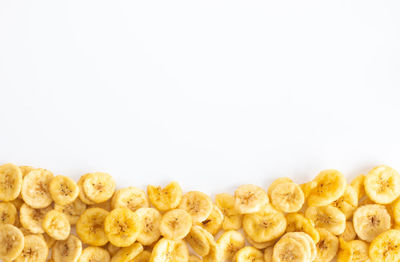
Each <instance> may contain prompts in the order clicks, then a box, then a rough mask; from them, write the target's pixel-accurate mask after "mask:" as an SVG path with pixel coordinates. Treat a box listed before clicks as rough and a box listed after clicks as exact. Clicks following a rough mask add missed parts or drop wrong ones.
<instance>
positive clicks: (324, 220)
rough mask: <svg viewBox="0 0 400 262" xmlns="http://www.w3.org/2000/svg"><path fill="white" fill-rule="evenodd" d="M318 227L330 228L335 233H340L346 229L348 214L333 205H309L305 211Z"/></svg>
mask: <svg viewBox="0 0 400 262" xmlns="http://www.w3.org/2000/svg"><path fill="white" fill-rule="evenodd" d="M305 216H306V217H307V218H308V219H311V220H312V221H313V222H314V224H315V226H316V227H321V228H325V229H327V230H329V231H330V232H331V233H332V234H334V235H340V234H342V233H343V232H344V230H345V229H346V216H345V215H344V214H343V213H342V211H340V210H339V209H338V208H336V207H333V206H321V207H314V206H311V207H308V208H307V210H306V213H305Z"/></svg>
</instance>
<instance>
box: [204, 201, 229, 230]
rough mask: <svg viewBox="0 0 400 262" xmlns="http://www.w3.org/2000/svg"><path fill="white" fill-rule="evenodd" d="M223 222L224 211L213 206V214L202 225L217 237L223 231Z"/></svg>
mask: <svg viewBox="0 0 400 262" xmlns="http://www.w3.org/2000/svg"><path fill="white" fill-rule="evenodd" d="M223 221H224V214H222V211H221V210H220V209H219V208H218V207H217V206H216V205H213V209H212V211H211V214H210V215H209V216H208V217H207V219H206V220H204V221H203V222H201V223H200V225H201V226H202V227H203V228H204V229H206V230H207V231H208V232H210V233H211V234H212V235H215V234H217V233H218V232H219V230H220V229H221V227H222V223H223Z"/></svg>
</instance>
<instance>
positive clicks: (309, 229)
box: [286, 213, 319, 243]
mask: <svg viewBox="0 0 400 262" xmlns="http://www.w3.org/2000/svg"><path fill="white" fill-rule="evenodd" d="M286 220H287V227H286V232H305V233H307V234H308V235H310V237H311V238H312V239H313V240H314V242H315V243H317V242H318V241H319V234H318V231H317V230H316V229H315V227H314V222H313V221H312V220H311V219H308V218H306V217H304V216H303V215H302V214H300V213H291V214H288V215H287V216H286Z"/></svg>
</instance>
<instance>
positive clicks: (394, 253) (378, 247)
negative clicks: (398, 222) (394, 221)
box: [369, 229, 400, 261]
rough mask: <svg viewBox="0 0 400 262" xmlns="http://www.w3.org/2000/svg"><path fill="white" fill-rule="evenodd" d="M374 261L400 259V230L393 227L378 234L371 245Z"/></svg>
mask: <svg viewBox="0 0 400 262" xmlns="http://www.w3.org/2000/svg"><path fill="white" fill-rule="evenodd" d="M369 257H370V258H371V260H372V261H400V230H396V229H391V230H388V231H386V232H383V233H382V234H380V235H379V236H377V237H376V238H375V239H374V240H373V241H372V242H371V245H370V246H369Z"/></svg>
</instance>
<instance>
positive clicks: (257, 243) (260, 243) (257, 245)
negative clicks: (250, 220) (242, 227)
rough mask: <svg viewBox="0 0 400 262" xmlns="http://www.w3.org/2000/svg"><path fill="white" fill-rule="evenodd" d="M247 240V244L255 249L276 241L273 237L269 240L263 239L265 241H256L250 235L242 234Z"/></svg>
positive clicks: (265, 246)
mask: <svg viewBox="0 0 400 262" xmlns="http://www.w3.org/2000/svg"><path fill="white" fill-rule="evenodd" d="M244 236H245V238H246V240H247V242H249V244H250V245H251V246H253V247H255V248H257V249H264V248H267V247H270V246H273V245H275V243H276V242H277V241H278V239H274V240H270V241H265V242H257V241H254V240H253V239H252V238H251V237H250V236H248V235H247V234H246V233H245V234H244Z"/></svg>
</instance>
